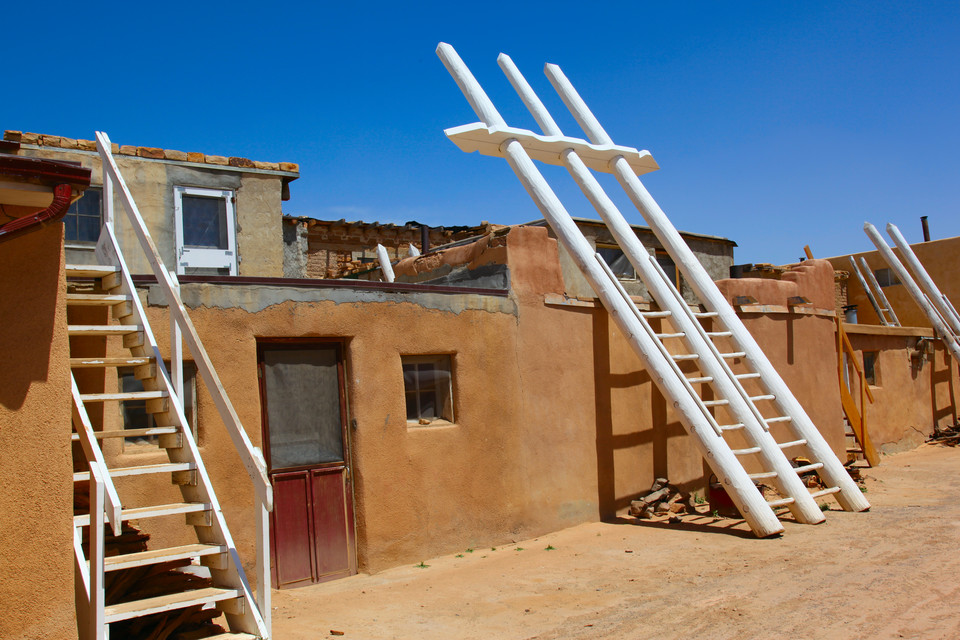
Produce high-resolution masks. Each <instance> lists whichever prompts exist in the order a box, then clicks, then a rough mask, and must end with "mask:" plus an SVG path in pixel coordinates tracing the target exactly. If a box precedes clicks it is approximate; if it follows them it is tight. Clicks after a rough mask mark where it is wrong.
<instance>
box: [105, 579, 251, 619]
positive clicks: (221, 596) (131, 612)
mask: <svg viewBox="0 0 960 640" xmlns="http://www.w3.org/2000/svg"><path fill="white" fill-rule="evenodd" d="M241 593H242V591H241V590H240V589H218V588H216V587H207V588H206V589H194V590H193V591H184V592H182V593H173V594H170V595H166V596H157V597H155V598H146V599H144V600H134V601H133V602H123V603H121V604H114V605H111V606H109V607H106V608H105V609H104V620H105V622H107V623H108V624H109V623H111V622H119V621H120V620H129V619H130V618H140V617H142V616H148V615H150V614H152V613H163V612H164V611H174V610H176V609H186V608H187V607H192V606H194V605H198V604H200V605H203V604H210V603H213V602H219V601H221V600H232V599H233V598H237V597H239V596H240V594H241Z"/></svg>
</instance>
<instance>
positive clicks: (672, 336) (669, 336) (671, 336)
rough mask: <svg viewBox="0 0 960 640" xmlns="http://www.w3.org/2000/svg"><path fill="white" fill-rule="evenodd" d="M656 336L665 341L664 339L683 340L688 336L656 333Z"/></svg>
mask: <svg viewBox="0 0 960 640" xmlns="http://www.w3.org/2000/svg"><path fill="white" fill-rule="evenodd" d="M654 335H655V336H657V337H658V338H660V339H661V340H663V339H664V338H682V337H683V336H685V335H687V334H685V333H655V334H654Z"/></svg>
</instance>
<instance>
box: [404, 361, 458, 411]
mask: <svg viewBox="0 0 960 640" xmlns="http://www.w3.org/2000/svg"><path fill="white" fill-rule="evenodd" d="M400 361H401V363H402V365H403V391H404V396H405V398H406V404H407V422H413V423H417V424H423V425H427V424H431V423H433V422H436V421H438V420H446V421H447V422H454V415H453V375H452V371H453V369H452V367H451V358H450V356H449V355H437V356H401V357H400Z"/></svg>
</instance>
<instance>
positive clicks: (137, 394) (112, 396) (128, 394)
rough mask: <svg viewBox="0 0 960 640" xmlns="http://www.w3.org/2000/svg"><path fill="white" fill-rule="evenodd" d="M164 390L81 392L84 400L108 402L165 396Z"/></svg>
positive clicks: (153, 398)
mask: <svg viewBox="0 0 960 640" xmlns="http://www.w3.org/2000/svg"><path fill="white" fill-rule="evenodd" d="M166 397H167V392H166V391H122V392H118V393H82V394H80V398H81V399H82V400H83V401H84V402H109V401H111V400H119V401H121V402H122V401H124V400H155V399H158V398H166Z"/></svg>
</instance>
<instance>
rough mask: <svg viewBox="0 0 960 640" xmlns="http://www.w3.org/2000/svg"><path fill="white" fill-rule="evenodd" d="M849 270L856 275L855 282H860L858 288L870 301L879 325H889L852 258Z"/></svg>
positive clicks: (851, 257)
mask: <svg viewBox="0 0 960 640" xmlns="http://www.w3.org/2000/svg"><path fill="white" fill-rule="evenodd" d="M850 270H851V271H852V272H853V273H855V274H856V275H857V280H859V281H860V286H861V287H863V292H864V293H865V294H866V295H867V300H869V301H870V304H871V305H872V306H873V310H874V311H876V312H877V317H878V318H879V319H880V324H882V325H883V326H887V325H889V324H890V323H889V322H887V317H886V316H885V315H883V310H882V309H881V308H880V304H879V303H878V302H877V299H876V297H874V295H873V291H871V290H870V286H869V285H868V284H867V281H866V280H865V279H864V277H863V274H862V273H860V267H858V266H857V261H856V259H854V257H853V256H850Z"/></svg>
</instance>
